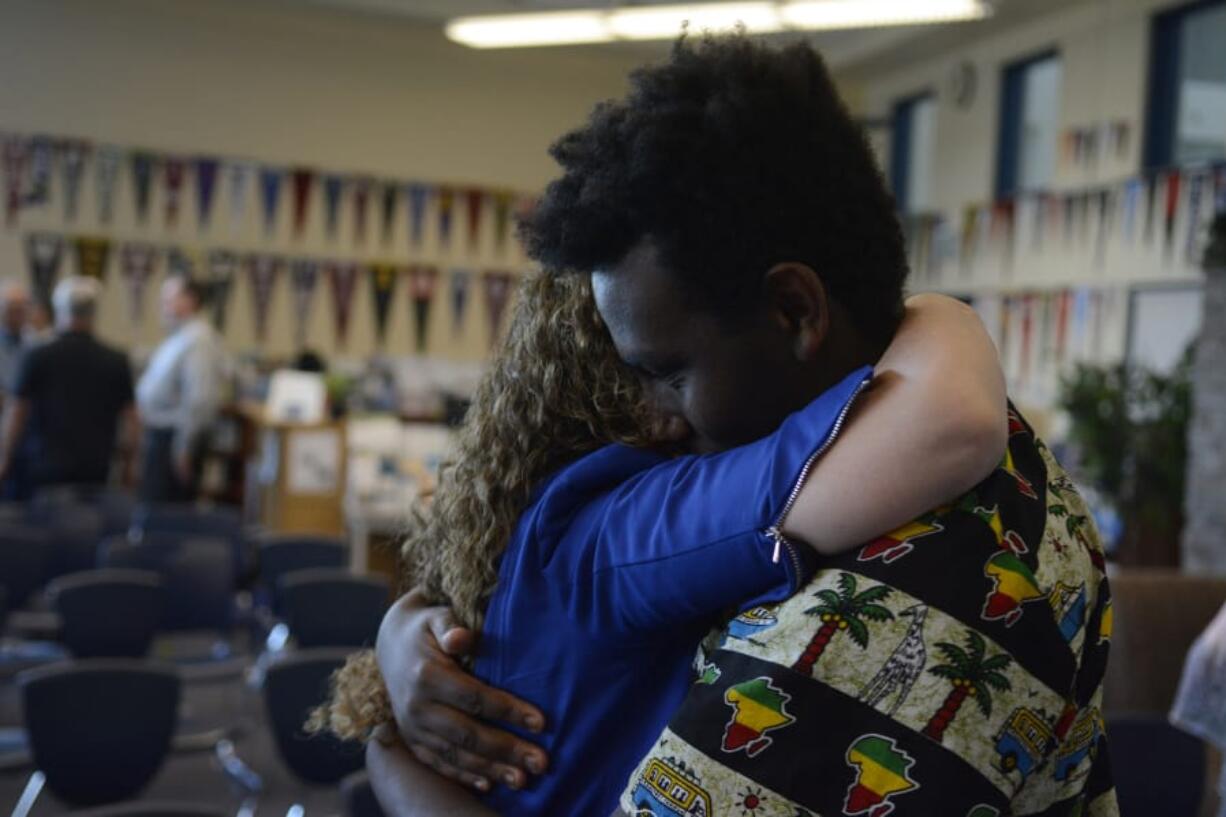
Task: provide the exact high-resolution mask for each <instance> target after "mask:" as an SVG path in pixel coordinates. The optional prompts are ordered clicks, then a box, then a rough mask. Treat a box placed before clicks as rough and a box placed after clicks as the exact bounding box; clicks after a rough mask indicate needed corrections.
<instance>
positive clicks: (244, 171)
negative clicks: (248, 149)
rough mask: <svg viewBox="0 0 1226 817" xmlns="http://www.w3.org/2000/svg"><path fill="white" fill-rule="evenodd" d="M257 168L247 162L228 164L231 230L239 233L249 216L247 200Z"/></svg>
mask: <svg viewBox="0 0 1226 817" xmlns="http://www.w3.org/2000/svg"><path fill="white" fill-rule="evenodd" d="M254 175H255V168H254V167H253V166H252V165H250V164H247V163H246V162H232V163H227V164H226V178H227V182H228V183H229V187H230V231H231V232H234V233H237V232H238V231H239V230H240V229H241V228H242V226H243V221H244V219H245V218H246V217H247V202H248V201H250V199H251V192H250V190H251V179H252V177H253V176H254Z"/></svg>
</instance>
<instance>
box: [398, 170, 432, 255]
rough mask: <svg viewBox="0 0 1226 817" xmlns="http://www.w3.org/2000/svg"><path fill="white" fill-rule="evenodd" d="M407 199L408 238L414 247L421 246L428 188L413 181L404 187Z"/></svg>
mask: <svg viewBox="0 0 1226 817" xmlns="http://www.w3.org/2000/svg"><path fill="white" fill-rule="evenodd" d="M404 193H405V196H406V197H407V198H408V200H409V240H410V241H411V242H412V243H413V246H414V247H421V243H422V239H423V238H424V237H425V232H426V205H427V204H429V202H430V188H429V187H428V186H427V185H424V184H421V183H419V182H413V183H412V184H409V185H407V186H406V187H405V189H404Z"/></svg>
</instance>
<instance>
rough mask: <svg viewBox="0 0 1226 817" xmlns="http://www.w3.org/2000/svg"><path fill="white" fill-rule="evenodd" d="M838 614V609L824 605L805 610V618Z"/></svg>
mask: <svg viewBox="0 0 1226 817" xmlns="http://www.w3.org/2000/svg"><path fill="white" fill-rule="evenodd" d="M838 612H839V611H838V609H836V608H834V607H830V606H829V605H826V604H819V605H817V606H816V607H810V608H809V609H808V610H805V615H806V616H824V615H826V614H830V615H835V614H836V613H838Z"/></svg>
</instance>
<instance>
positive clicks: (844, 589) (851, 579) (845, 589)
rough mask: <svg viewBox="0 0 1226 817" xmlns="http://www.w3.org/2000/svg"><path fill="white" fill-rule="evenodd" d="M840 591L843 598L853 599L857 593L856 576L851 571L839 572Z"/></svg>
mask: <svg viewBox="0 0 1226 817" xmlns="http://www.w3.org/2000/svg"><path fill="white" fill-rule="evenodd" d="M839 592H840V595H842V596H843V598H845V599H848V600H851V599H853V598H855V595H856V577H855V576H853V575H851V574H850V573H840V574H839Z"/></svg>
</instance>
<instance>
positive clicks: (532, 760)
mask: <svg viewBox="0 0 1226 817" xmlns="http://www.w3.org/2000/svg"><path fill="white" fill-rule="evenodd" d="M524 763H525V765H526V766H527V767H528V771H530V772H532V773H533V774H540V773H541V772H543V771H545V762H544V761H543V760H541V759H540V758H539V757H537V756H536V755H528V757H527V758H526V760H525V761H524Z"/></svg>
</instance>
